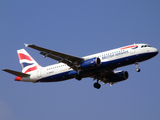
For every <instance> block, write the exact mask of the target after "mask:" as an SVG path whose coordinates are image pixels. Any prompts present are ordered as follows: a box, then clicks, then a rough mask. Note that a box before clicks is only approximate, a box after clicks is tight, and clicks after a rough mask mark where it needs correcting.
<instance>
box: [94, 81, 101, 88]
mask: <svg viewBox="0 0 160 120" xmlns="http://www.w3.org/2000/svg"><path fill="white" fill-rule="evenodd" d="M93 86H94V87H95V88H97V89H100V88H101V85H100V84H99V83H97V82H96V83H94V85H93Z"/></svg>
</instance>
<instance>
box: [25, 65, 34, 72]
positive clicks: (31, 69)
mask: <svg viewBox="0 0 160 120" xmlns="http://www.w3.org/2000/svg"><path fill="white" fill-rule="evenodd" d="M34 70H37V66H34V67H31V68H29V69H27V70H26V71H25V72H24V73H28V72H31V71H34Z"/></svg>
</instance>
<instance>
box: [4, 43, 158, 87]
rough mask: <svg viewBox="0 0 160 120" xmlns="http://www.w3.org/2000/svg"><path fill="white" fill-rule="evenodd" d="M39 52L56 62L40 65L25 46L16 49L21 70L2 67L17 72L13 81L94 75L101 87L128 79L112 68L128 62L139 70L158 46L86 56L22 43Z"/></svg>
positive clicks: (92, 76) (125, 72) (53, 80)
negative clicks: (141, 64) (77, 55)
mask: <svg viewBox="0 0 160 120" xmlns="http://www.w3.org/2000/svg"><path fill="white" fill-rule="evenodd" d="M27 47H30V48H33V49H35V50H38V51H40V54H42V55H43V58H45V57H49V58H51V59H54V60H57V61H58V63H57V64H53V65H50V66H46V67H42V66H40V65H39V64H38V63H37V62H36V61H35V60H34V59H33V58H32V57H31V56H30V55H29V54H28V52H27V51H26V50H25V49H20V50H17V53H18V57H19V62H20V64H21V67H22V72H18V71H14V70H10V69H2V70H3V71H5V72H8V73H10V74H13V75H16V76H17V77H16V78H15V81H24V82H33V83H37V82H60V81H65V80H69V79H73V78H75V79H77V80H79V81H80V80H81V79H82V78H87V77H90V78H93V80H96V82H95V83H94V84H93V86H94V87H95V88H97V89H100V87H101V84H100V82H103V84H106V83H109V84H110V85H111V86H112V85H113V84H114V83H117V82H121V81H124V80H127V79H128V77H129V74H128V72H127V71H114V70H115V69H117V68H119V67H122V66H127V65H131V64H135V65H136V71H137V72H140V69H139V63H140V62H143V61H145V60H148V59H150V58H152V57H154V56H156V55H157V54H158V52H159V51H158V49H156V48H154V47H151V46H150V45H149V44H143V43H141V44H132V45H128V46H124V47H120V48H117V49H113V50H109V51H104V52H101V53H96V54H93V55H89V56H85V57H81V58H80V57H76V56H72V55H68V54H64V53H60V52H56V51H53V50H49V49H46V48H43V47H39V46H36V45H30V44H25V48H27Z"/></svg>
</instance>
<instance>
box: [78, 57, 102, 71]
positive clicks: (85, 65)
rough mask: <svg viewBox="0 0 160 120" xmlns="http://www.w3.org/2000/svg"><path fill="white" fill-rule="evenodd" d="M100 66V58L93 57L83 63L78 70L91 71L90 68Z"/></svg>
mask: <svg viewBox="0 0 160 120" xmlns="http://www.w3.org/2000/svg"><path fill="white" fill-rule="evenodd" d="M100 64H101V60H100V58H96V57H95V58H92V59H88V60H86V61H83V62H82V63H81V64H80V65H79V66H78V67H79V68H80V69H92V68H95V67H98V66H100Z"/></svg>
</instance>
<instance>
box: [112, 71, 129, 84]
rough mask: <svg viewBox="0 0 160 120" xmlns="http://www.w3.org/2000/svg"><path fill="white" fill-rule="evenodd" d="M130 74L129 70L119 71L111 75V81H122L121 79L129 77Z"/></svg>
mask: <svg viewBox="0 0 160 120" xmlns="http://www.w3.org/2000/svg"><path fill="white" fill-rule="evenodd" d="M128 76H129V74H128V72H127V71H117V72H115V73H114V74H113V75H111V76H110V77H109V81H110V82H120V81H123V80H126V79H128Z"/></svg>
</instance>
